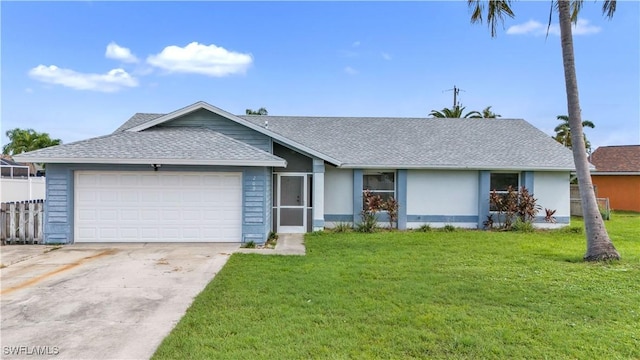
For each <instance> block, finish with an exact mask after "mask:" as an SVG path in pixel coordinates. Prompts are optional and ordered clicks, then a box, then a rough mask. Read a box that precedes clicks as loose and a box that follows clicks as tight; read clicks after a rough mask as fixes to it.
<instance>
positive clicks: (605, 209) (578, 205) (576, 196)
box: [570, 184, 611, 216]
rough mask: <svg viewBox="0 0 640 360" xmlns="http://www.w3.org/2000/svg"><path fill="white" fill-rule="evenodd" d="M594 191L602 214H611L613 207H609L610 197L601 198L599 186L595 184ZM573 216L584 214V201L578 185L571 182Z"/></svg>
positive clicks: (571, 209) (571, 210)
mask: <svg viewBox="0 0 640 360" xmlns="http://www.w3.org/2000/svg"><path fill="white" fill-rule="evenodd" d="M593 191H594V192H595V193H596V200H597V201H598V208H600V212H601V213H602V214H609V213H610V212H611V208H610V207H609V198H599V197H597V196H598V188H597V187H596V186H595V185H594V187H593ZM570 201H571V208H570V212H571V216H582V201H581V200H580V191H579V189H578V185H575V184H571V199H570Z"/></svg>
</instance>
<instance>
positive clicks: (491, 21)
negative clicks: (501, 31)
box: [467, 0, 515, 37]
mask: <svg viewBox="0 0 640 360" xmlns="http://www.w3.org/2000/svg"><path fill="white" fill-rule="evenodd" d="M487 3H488V7H487V26H488V27H489V29H490V31H491V37H495V36H496V33H497V28H498V23H500V25H503V26H504V19H505V17H506V16H508V17H510V18H513V17H515V14H514V13H513V11H512V10H511V0H489V1H488V2H487ZM467 5H468V6H469V8H471V23H482V22H483V20H484V19H483V17H482V13H483V12H484V2H483V1H482V0H468V2H467Z"/></svg>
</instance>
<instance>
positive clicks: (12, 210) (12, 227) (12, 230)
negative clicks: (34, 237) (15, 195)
mask: <svg viewBox="0 0 640 360" xmlns="http://www.w3.org/2000/svg"><path fill="white" fill-rule="evenodd" d="M15 240H16V204H14V203H11V204H9V241H11V242H13V241H15Z"/></svg>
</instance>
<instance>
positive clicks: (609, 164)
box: [591, 145, 640, 172]
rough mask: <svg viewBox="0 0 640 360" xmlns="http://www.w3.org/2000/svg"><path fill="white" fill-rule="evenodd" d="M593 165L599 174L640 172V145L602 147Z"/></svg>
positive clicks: (593, 159) (592, 156)
mask: <svg viewBox="0 0 640 360" xmlns="http://www.w3.org/2000/svg"><path fill="white" fill-rule="evenodd" d="M591 163H593V165H595V166H596V171H598V172H602V171H604V172H640V145H623V146H601V147H599V148H597V149H596V151H594V152H593V154H591Z"/></svg>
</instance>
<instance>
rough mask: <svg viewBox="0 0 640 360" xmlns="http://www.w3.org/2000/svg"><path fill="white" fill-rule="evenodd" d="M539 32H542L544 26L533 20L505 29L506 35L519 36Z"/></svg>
mask: <svg viewBox="0 0 640 360" xmlns="http://www.w3.org/2000/svg"><path fill="white" fill-rule="evenodd" d="M540 31H544V26H543V25H542V24H541V23H539V22H537V21H535V20H529V21H527V22H526V23H524V24H519V25H513V26H510V27H509V28H508V29H507V34H509V35H521V34H528V33H532V32H533V33H536V34H537V33H538V32H540Z"/></svg>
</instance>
